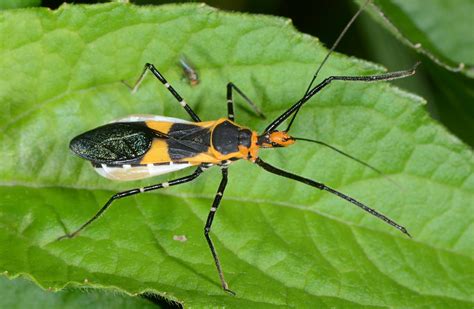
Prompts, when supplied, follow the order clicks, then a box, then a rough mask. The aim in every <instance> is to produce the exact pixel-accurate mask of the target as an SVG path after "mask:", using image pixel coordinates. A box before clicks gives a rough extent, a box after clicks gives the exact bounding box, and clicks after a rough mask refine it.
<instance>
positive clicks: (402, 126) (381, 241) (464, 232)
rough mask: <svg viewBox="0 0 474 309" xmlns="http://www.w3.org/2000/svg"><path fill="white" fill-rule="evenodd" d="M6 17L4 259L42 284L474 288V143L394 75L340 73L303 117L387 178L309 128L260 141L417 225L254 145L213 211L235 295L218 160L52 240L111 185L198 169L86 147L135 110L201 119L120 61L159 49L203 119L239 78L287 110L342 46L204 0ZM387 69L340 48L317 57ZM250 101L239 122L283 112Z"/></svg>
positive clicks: (308, 301) (319, 294)
mask: <svg viewBox="0 0 474 309" xmlns="http://www.w3.org/2000/svg"><path fill="white" fill-rule="evenodd" d="M27 30H28V31H27ZM0 33H8V34H9V35H8V36H6V37H5V38H2V45H0V68H1V71H2V74H1V76H0V102H1V104H2V113H0V132H1V133H0V151H1V154H2V157H3V159H2V161H1V162H0V179H1V183H0V248H8V249H2V250H0V272H1V271H8V273H6V274H7V275H8V276H16V275H18V274H28V275H29V276H31V277H32V278H33V279H34V280H35V281H36V282H37V283H38V284H39V285H40V286H42V287H43V288H48V287H51V288H55V289H60V288H62V287H64V286H67V285H74V286H77V285H86V286H93V287H99V288H100V287H104V288H115V289H118V290H120V291H124V292H126V293H128V294H131V295H137V294H140V293H143V292H145V291H148V292H153V293H157V294H160V295H162V296H164V297H167V298H169V299H172V300H177V301H179V302H181V303H183V304H184V305H187V306H203V305H206V306H213V305H216V306H224V305H225V306H227V307H239V308H241V307H244V306H259V307H278V306H282V307H283V306H294V307H302V306H310V305H311V306H318V307H335V306H339V307H348V306H351V307H367V306H374V307H388V306H390V307H408V306H410V307H414V306H440V307H454V308H459V307H472V303H473V299H472V291H473V286H474V282H473V277H474V276H473V271H472V262H473V253H472V248H473V237H472V236H473V232H474V231H473V228H472V222H473V213H472V206H473V201H474V176H473V166H474V159H473V154H472V151H471V150H470V149H469V148H468V147H467V146H465V145H464V144H462V143H461V142H460V141H459V140H458V139H457V138H455V137H453V136H452V135H450V134H449V133H447V132H446V130H445V129H444V128H442V127H441V126H439V125H438V124H436V123H435V122H434V121H433V120H431V119H430V117H429V116H428V115H427V113H426V112H425V110H424V102H423V101H422V99H420V98H419V97H416V96H414V95H411V94H408V93H406V92H403V91H401V90H399V89H397V88H394V87H391V86H390V85H389V84H386V83H377V84H360V83H359V84H357V83H334V84H333V85H331V86H329V87H328V88H326V89H324V90H323V91H322V92H321V93H320V94H318V95H317V96H316V97H315V98H314V99H312V101H311V103H309V104H308V105H307V106H305V108H304V109H303V111H302V113H300V114H301V115H300V116H299V117H298V119H297V123H296V124H295V126H294V128H293V129H292V133H293V134H294V135H295V136H300V137H307V138H317V139H319V140H321V141H325V142H327V143H330V144H331V145H333V146H335V147H339V148H341V149H343V150H344V151H346V152H348V153H350V154H352V155H353V156H356V157H358V158H360V159H362V160H364V161H367V162H368V163H370V164H372V165H374V166H377V167H378V168H380V169H382V170H383V171H384V172H385V173H386V174H387V176H386V177H383V176H380V175H378V174H375V173H373V172H372V171H370V170H368V169H366V168H364V167H363V166H360V165H358V164H357V163H355V162H353V161H350V160H348V159H346V158H344V157H341V156H340V155H338V154H337V153H334V152H332V151H330V150H329V149H325V148H321V147H320V146H317V145H312V144H307V143H304V142H299V143H297V144H296V145H295V146H293V147H291V148H288V149H277V150H262V151H261V156H262V158H263V159H264V160H266V161H268V162H271V163H273V164H275V165H276V166H280V167H282V168H284V169H287V170H289V171H293V172H295V173H297V174H301V175H303V176H306V177H309V178H312V179H316V180H318V181H321V182H324V183H326V184H328V185H330V186H332V187H333V188H336V189H337V190H340V191H342V192H345V193H347V194H349V195H350V196H352V197H354V198H356V199H359V200H361V201H363V202H364V203H366V204H367V205H369V206H371V207H373V208H375V209H377V210H379V211H380V212H382V213H384V214H386V215H388V216H389V217H391V218H393V219H394V220H396V221H397V222H400V223H401V224H403V225H404V226H406V227H407V228H408V229H409V231H410V233H411V234H412V235H413V236H414V238H413V239H408V238H406V237H404V235H402V234H401V233H399V232H397V231H396V230H394V229H393V228H391V227H390V226H388V225H386V224H384V223H383V222H380V221H379V220H377V219H376V218H374V217H372V216H370V215H368V214H367V213H364V212H362V211H361V210H360V209H357V208H356V207H354V206H353V205H351V204H349V203H347V202H345V201H343V200H340V199H338V198H337V197H336V196H333V195H330V194H329V193H326V192H318V191H316V190H314V189H312V188H309V187H305V186H304V185H302V184H297V183H294V182H292V181H290V180H286V179H282V178H279V177H278V176H275V175H271V174H268V173H266V172H265V171H263V170H261V169H259V168H258V167H257V166H254V165H252V164H250V163H249V162H243V161H242V162H237V163H235V164H233V166H231V167H230V170H229V174H230V182H229V186H228V188H227V190H226V193H225V195H224V199H223V202H222V204H221V207H220V208H219V211H218V213H217V215H216V219H215V221H214V222H215V223H214V225H213V229H212V237H213V239H214V240H215V244H216V247H217V250H218V252H219V254H220V257H221V261H222V264H223V268H224V272H225V275H226V278H227V280H228V282H229V285H230V287H231V288H232V289H233V290H234V291H235V292H237V296H236V297H231V296H228V295H227V294H225V293H224V292H223V291H222V290H221V288H220V285H219V281H218V277H217V273H216V270H215V266H214V265H213V261H212V258H211V255H210V252H209V250H208V248H207V244H206V241H205V239H204V236H203V233H202V232H203V227H204V224H205V220H206V217H207V213H208V212H209V208H210V204H211V203H212V199H213V198H214V196H215V192H216V189H217V186H218V183H219V175H220V172H219V171H218V169H210V170H209V171H207V172H206V173H204V174H203V175H202V176H201V177H200V178H198V179H197V180H196V181H195V182H193V183H191V184H187V185H183V186H181V187H174V188H168V189H166V190H162V191H157V192H154V194H152V193H150V194H143V195H139V196H135V197H130V198H127V199H124V200H120V201H117V202H115V204H114V205H113V206H112V207H111V208H110V210H109V211H108V212H107V213H106V214H105V215H104V216H102V217H101V218H100V220H98V221H97V222H95V223H94V224H93V225H91V226H90V227H89V228H88V229H87V230H85V231H83V233H82V234H80V235H79V236H78V237H77V238H75V239H71V240H65V241H60V242H58V241H55V239H56V238H57V237H59V236H61V235H63V234H64V233H65V232H66V231H72V230H74V229H76V228H77V227H79V226H80V225H81V224H82V223H84V222H85V221H86V220H88V219H89V218H90V217H91V216H92V215H93V214H95V212H96V211H97V210H98V209H99V208H100V207H101V206H102V205H103V204H104V203H105V202H106V200H107V199H108V198H109V197H110V196H111V195H112V194H114V193H116V192H118V191H120V190H123V189H130V188H133V187H139V186H141V185H143V184H151V183H156V182H159V181H165V180H169V179H172V178H176V177H178V176H183V175H185V174H187V173H191V172H192V171H190V170H188V171H183V172H180V173H178V174H171V175H166V176H163V177H159V178H157V179H152V180H149V181H144V182H138V183H116V182H112V181H109V180H107V179H102V178H100V177H99V176H98V175H97V174H96V173H95V172H94V171H93V170H92V168H91V166H90V164H88V163H87V162H84V161H83V160H81V159H79V158H78V157H75V156H73V155H72V154H71V153H70V151H69V150H68V143H69V140H70V139H71V138H73V137H74V136H76V135H78V134H80V133H82V132H84V131H86V130H89V129H91V128H94V127H97V126H99V125H102V124H104V123H107V122H109V121H111V120H113V119H117V118H120V117H123V116H126V115H129V114H137V113H140V114H159V115H166V116H172V117H180V118H184V119H187V115H186V114H185V112H184V111H183V110H182V109H181V107H180V106H179V104H177V103H176V101H175V100H174V99H173V97H172V96H171V95H170V94H169V93H168V92H167V91H166V89H164V87H163V85H161V83H159V82H158V81H156V80H155V79H154V78H152V77H147V78H146V79H145V81H144V82H143V85H142V87H141V88H140V90H139V91H138V92H137V93H136V94H135V95H131V94H130V92H129V90H128V89H127V88H126V87H125V86H124V85H123V84H122V83H121V82H120V81H121V80H127V81H128V82H132V81H134V80H135V79H136V78H137V77H138V75H139V73H140V72H141V70H142V68H143V65H144V63H146V62H150V63H153V64H155V65H156V67H157V68H158V69H159V70H160V71H161V72H162V73H163V75H164V76H166V78H167V79H168V80H169V81H170V83H171V84H172V85H173V86H174V87H175V88H176V89H177V90H178V91H179V92H180V93H181V94H182V96H183V97H184V98H186V101H187V102H189V104H190V105H191V106H192V107H193V108H194V110H195V111H196V112H197V113H198V114H199V115H200V116H201V118H202V119H203V120H212V119H217V118H219V117H223V116H225V114H226V111H225V110H226V101H225V85H226V83H227V82H228V81H233V82H234V83H236V84H237V85H238V86H239V88H241V89H242V90H243V91H244V92H245V93H246V94H247V95H248V96H249V97H250V98H252V99H253V100H254V101H255V102H257V103H258V104H259V106H261V108H262V109H263V110H264V112H265V113H266V115H267V118H268V119H273V118H274V117H276V116H278V115H279V114H280V113H282V112H283V111H284V110H285V109H286V108H288V107H289V106H290V105H291V103H293V102H296V101H297V100H298V99H299V98H300V97H301V96H302V94H303V93H304V90H305V89H306V87H307V82H308V81H309V79H310V77H311V76H312V74H313V72H314V70H315V67H316V65H317V64H318V63H319V62H320V61H321V60H322V58H323V57H324V55H325V54H326V52H327V50H326V49H325V48H323V47H322V46H321V44H320V43H319V42H318V41H317V40H316V39H314V38H311V37H309V36H307V35H303V34H300V33H298V32H297V31H296V30H295V29H294V28H293V27H292V26H291V24H290V23H289V22H288V21H287V20H284V19H279V18H275V17H267V16H258V15H244V14H236V13H223V12H220V11H217V10H215V9H212V8H209V7H207V6H203V5H195V4H189V5H168V6H161V7H151V6H150V7H136V6H133V5H123V4H103V5H94V6H82V5H79V6H70V5H64V6H62V7H61V8H60V9H58V10H56V11H49V10H45V9H29V10H22V11H7V12H4V13H3V14H2V15H0ZM181 54H185V55H186V56H187V58H189V59H190V60H191V61H192V62H193V64H194V65H195V67H196V68H197V70H198V71H199V74H200V78H201V83H200V84H199V85H198V86H196V87H191V86H190V85H189V84H188V83H187V82H186V80H185V79H183V77H182V73H181V71H180V67H179V64H178V60H179V57H180V55H181ZM401 69H404V68H401ZM382 71H383V70H382V68H381V67H379V66H376V65H373V64H370V63H367V62H363V61H360V60H357V59H354V58H349V57H347V56H344V55H340V54H334V55H333V58H331V61H330V62H329V63H328V65H327V66H326V67H325V68H324V69H323V71H322V72H321V73H322V76H328V75H335V74H339V75H341V74H344V75H363V74H374V73H377V72H382ZM237 101H238V102H237V105H238V107H237V108H236V117H237V121H238V123H240V124H243V125H246V126H249V127H251V128H252V129H255V130H257V131H261V130H263V129H264V128H265V126H266V124H267V122H268V120H266V121H264V120H261V119H259V118H257V117H255V116H254V115H253V114H252V113H251V112H249V111H247V110H245V109H242V108H239V107H240V106H242V105H243V104H244V103H243V102H242V101H240V100H237ZM390 180H392V181H394V182H396V183H397V184H398V185H394V184H393V182H392V181H390ZM177 235H185V236H186V238H187V241H185V242H179V241H175V240H173V238H174V236H177Z"/></svg>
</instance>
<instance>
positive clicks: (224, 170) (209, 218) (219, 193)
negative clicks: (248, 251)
mask: <svg viewBox="0 0 474 309" xmlns="http://www.w3.org/2000/svg"><path fill="white" fill-rule="evenodd" d="M226 185H227V167H224V168H222V180H221V183H220V184H219V189H218V190H217V194H216V197H215V198H214V202H213V203H212V207H211V211H210V212H209V215H208V216H207V221H206V226H205V227H204V236H205V237H206V240H207V243H208V244H209V248H210V249H211V253H212V257H213V258H214V262H215V263H216V267H217V272H218V273H219V278H220V279H221V285H222V288H223V289H224V291H226V292H229V293H231V294H232V295H235V293H234V292H232V291H231V290H229V285H228V284H227V282H226V281H225V279H224V273H223V272H222V267H221V262H220V261H219V257H218V256H217V252H216V249H215V247H214V244H213V243H212V240H211V237H210V236H209V232H210V231H211V225H212V221H213V220H214V215H215V213H216V211H217V208H218V207H219V204H220V202H221V199H222V196H223V195H224V190H225V187H226Z"/></svg>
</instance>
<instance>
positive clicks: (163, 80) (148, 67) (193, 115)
mask: <svg viewBox="0 0 474 309" xmlns="http://www.w3.org/2000/svg"><path fill="white" fill-rule="evenodd" d="M148 71H150V72H151V73H153V75H154V76H155V77H156V78H157V79H158V80H159V81H160V82H161V83H162V84H163V85H165V87H166V88H167V89H168V91H169V92H171V94H172V95H173V96H174V97H175V99H176V100H177V101H178V103H179V104H180V105H181V106H182V107H183V108H184V110H185V111H186V112H187V113H188V115H189V116H190V117H191V118H192V119H193V120H194V121H195V122H201V119H200V118H199V116H198V115H197V114H196V113H195V112H194V111H193V109H192V108H191V107H190V106H189V105H188V103H186V101H184V99H183V98H182V97H181V96H180V95H179V93H178V92H177V91H176V90H175V89H174V88H173V86H171V85H170V84H169V83H168V81H167V80H166V78H164V76H163V75H161V73H160V72H159V71H158V70H157V69H156V68H155V66H154V65H153V64H151V63H147V64H145V67H144V68H143V72H142V74H140V77H138V79H137V81H136V82H135V84H134V85H133V86H130V85H128V84H127V83H125V82H123V83H124V84H125V85H126V86H127V87H128V88H130V90H131V91H132V93H135V92H137V90H138V87H140V84H141V83H142V81H143V79H144V78H145V75H146V73H147V72H148Z"/></svg>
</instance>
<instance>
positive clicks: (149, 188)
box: [57, 167, 203, 240]
mask: <svg viewBox="0 0 474 309" xmlns="http://www.w3.org/2000/svg"><path fill="white" fill-rule="evenodd" d="M202 172H203V170H202V169H201V167H198V168H197V169H196V171H195V172H194V173H192V174H191V175H188V176H185V177H182V178H178V179H175V180H171V181H168V182H162V183H159V184H156V185H151V186H146V187H143V188H137V189H132V190H127V191H123V192H119V193H116V194H114V195H113V196H112V197H111V198H110V199H109V200H108V201H107V203H105V205H104V206H102V208H101V209H100V210H99V211H98V212H97V213H96V214H95V215H94V216H93V217H92V218H90V219H89V220H88V221H87V222H86V223H84V224H83V225H81V227H79V228H78V229H77V230H76V231H74V232H72V233H68V234H66V235H63V236H61V237H59V238H58V239H57V240H61V239H64V238H73V237H75V236H77V234H79V233H80V232H81V231H82V230H83V229H85V228H86V227H87V226H88V225H89V224H91V223H92V222H94V221H95V220H97V219H98V218H99V217H100V216H101V215H102V214H103V213H104V212H105V211H106V210H107V209H108V208H109V207H110V205H111V204H112V202H113V201H115V200H118V199H121V198H124V197H127V196H131V195H135V194H139V193H144V192H148V191H152V190H157V189H161V188H167V187H171V186H176V185H180V184H183V183H187V182H190V181H192V180H194V179H196V178H197V177H198V176H199V175H200V174H201V173H202Z"/></svg>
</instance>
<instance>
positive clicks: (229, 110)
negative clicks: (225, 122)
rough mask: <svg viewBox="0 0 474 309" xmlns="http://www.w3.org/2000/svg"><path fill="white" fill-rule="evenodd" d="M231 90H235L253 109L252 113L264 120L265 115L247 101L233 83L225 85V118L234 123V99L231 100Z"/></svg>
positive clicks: (247, 98)
mask: <svg viewBox="0 0 474 309" xmlns="http://www.w3.org/2000/svg"><path fill="white" fill-rule="evenodd" d="M232 90H235V91H236V92H237V93H238V94H240V96H241V97H242V98H243V99H244V100H245V102H247V103H248V104H249V105H250V107H251V108H252V109H253V111H254V112H255V113H256V114H257V115H258V116H259V117H261V118H263V119H265V115H264V114H263V113H262V111H261V110H260V108H258V106H257V105H256V104H255V103H253V102H252V100H250V99H249V97H247V96H246V95H245V93H243V92H242V90H240V89H239V88H238V87H237V86H236V85H234V83H228V84H227V118H229V119H230V120H232V121H234V119H235V115H234V99H233V98H232Z"/></svg>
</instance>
